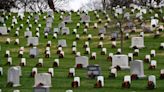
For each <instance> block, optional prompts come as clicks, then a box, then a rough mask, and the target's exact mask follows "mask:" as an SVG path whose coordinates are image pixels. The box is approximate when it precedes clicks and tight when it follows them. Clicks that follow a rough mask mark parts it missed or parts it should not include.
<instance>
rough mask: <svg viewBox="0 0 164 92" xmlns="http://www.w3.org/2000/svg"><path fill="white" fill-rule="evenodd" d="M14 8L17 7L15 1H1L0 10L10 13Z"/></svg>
mask: <svg viewBox="0 0 164 92" xmlns="http://www.w3.org/2000/svg"><path fill="white" fill-rule="evenodd" d="M13 7H15V2H14V0H0V9H4V10H7V11H10V9H11V8H13Z"/></svg>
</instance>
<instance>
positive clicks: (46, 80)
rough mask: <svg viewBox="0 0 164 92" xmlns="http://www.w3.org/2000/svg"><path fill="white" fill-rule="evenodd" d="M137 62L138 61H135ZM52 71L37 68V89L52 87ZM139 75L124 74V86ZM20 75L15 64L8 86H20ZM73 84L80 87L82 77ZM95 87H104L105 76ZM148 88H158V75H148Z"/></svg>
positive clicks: (99, 77) (35, 86) (75, 79)
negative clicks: (44, 71) (40, 71)
mask: <svg viewBox="0 0 164 92" xmlns="http://www.w3.org/2000/svg"><path fill="white" fill-rule="evenodd" d="M134 62H137V61H134ZM135 64H137V63H135ZM134 66H135V65H134ZM135 67H137V66H135ZM52 69H53V68H52ZM72 69H73V68H72ZM114 71H116V70H114ZM50 72H51V71H50ZM50 72H49V73H37V72H36V70H35V84H34V89H35V90H38V89H40V88H46V89H47V88H48V89H49V87H52V85H51V77H52V73H50ZM70 73H72V72H70ZM137 73H138V72H137ZM141 73H142V72H141ZM141 73H139V74H138V75H140V74H141ZM114 74H115V73H114ZM138 75H137V74H133V75H131V76H130V75H126V76H124V81H123V83H122V87H124V88H130V86H131V80H134V79H135V78H138V77H139V76H138ZM163 75H164V70H161V75H160V76H161V78H164V76H163ZM20 76H21V68H20V67H19V66H18V67H16V66H14V67H11V68H9V70H8V81H7V82H8V84H7V86H8V87H18V86H20ZM143 76H144V75H141V76H140V78H141V77H143ZM71 85H72V88H77V87H80V77H74V80H73V82H72V83H71ZM94 87H96V88H101V87H104V77H103V76H97V81H96V84H95V85H94ZM147 88H148V89H154V88H156V76H154V75H150V76H149V77H148V83H147ZM35 92H37V91H35Z"/></svg>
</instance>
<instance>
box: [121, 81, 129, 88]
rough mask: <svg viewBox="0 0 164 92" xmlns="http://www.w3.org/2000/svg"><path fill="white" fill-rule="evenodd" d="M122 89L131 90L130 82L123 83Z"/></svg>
mask: <svg viewBox="0 0 164 92" xmlns="http://www.w3.org/2000/svg"><path fill="white" fill-rule="evenodd" d="M122 87H123V88H130V83H129V82H123V83H122Z"/></svg>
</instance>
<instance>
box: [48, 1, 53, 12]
mask: <svg viewBox="0 0 164 92" xmlns="http://www.w3.org/2000/svg"><path fill="white" fill-rule="evenodd" d="M48 6H49V7H50V9H52V10H53V11H55V5H54V3H53V0H48Z"/></svg>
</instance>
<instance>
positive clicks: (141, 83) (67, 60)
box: [0, 12, 164, 92]
mask: <svg viewBox="0 0 164 92" xmlns="http://www.w3.org/2000/svg"><path fill="white" fill-rule="evenodd" d="M98 14H99V15H100V17H101V18H102V19H103V23H102V24H104V23H105V22H106V19H105V17H104V16H103V14H102V13H101V12H98ZM6 15H8V13H7V14H6ZM14 15H15V16H16V15H17V14H14V13H12V16H14ZM25 15H26V17H25V18H24V20H18V24H17V25H15V27H14V28H13V29H12V30H11V33H10V34H9V35H8V36H0V45H1V51H0V66H1V67H3V69H4V75H3V76H0V89H2V90H3V92H12V91H13V90H14V89H19V90H20V91H21V92H31V91H32V90H33V85H34V78H31V77H30V72H31V70H32V68H33V67H34V66H35V65H36V63H37V62H38V59H39V58H43V59H44V66H43V67H41V68H38V72H39V73H42V72H47V71H48V68H51V67H52V64H53V60H54V59H56V58H58V55H57V54H56V50H57V41H58V40H59V39H66V40H67V44H68V47H67V48H64V51H65V57H64V59H60V66H59V67H57V68H54V75H55V76H54V77H53V78H52V88H51V89H50V90H51V92H65V90H67V89H72V90H73V91H74V92H120V91H121V92H148V91H151V92H163V90H164V86H163V83H164V80H160V79H159V75H160V69H162V68H164V62H163V59H164V58H163V57H164V51H162V50H159V49H158V48H159V46H160V43H161V42H163V39H164V36H163V32H161V37H160V38H154V36H153V33H149V34H148V35H147V36H146V37H145V39H144V40H145V46H146V48H144V49H142V50H140V54H139V56H138V57H134V58H135V59H141V60H143V59H144V56H145V55H147V54H150V50H151V49H155V50H156V52H157V56H156V57H155V58H152V59H155V60H157V68H156V69H155V70H149V69H148V67H149V64H148V63H144V71H145V75H147V76H148V75H152V74H153V75H155V76H156V78H157V88H156V89H154V90H148V89H146V86H147V78H145V79H142V80H136V81H132V84H131V88H129V89H123V88H121V84H122V82H123V77H124V75H129V74H130V72H129V71H118V77H117V78H116V79H109V78H108V75H109V67H110V66H111V64H112V63H111V62H109V61H107V60H106V58H107V56H108V54H107V55H100V52H101V49H99V48H97V45H98V43H99V37H98V29H93V28H91V27H90V28H89V29H88V34H92V36H93V39H92V40H91V41H90V48H91V52H97V59H96V60H89V63H90V64H99V65H100V66H101V69H102V75H103V76H104V77H105V86H104V87H103V88H94V87H93V85H94V84H95V83H96V79H88V78H87V71H86V69H76V76H79V77H80V78H81V86H80V87H79V88H74V89H73V88H71V82H72V81H73V78H67V74H68V71H69V68H71V67H74V64H75V55H73V54H72V52H71V50H72V48H71V46H72V42H73V41H74V40H75V35H74V34H70V35H67V36H63V35H59V36H58V39H52V35H49V36H48V39H45V38H44V34H43V30H44V27H45V23H46V21H45V20H43V16H44V15H46V13H45V14H42V15H41V16H40V20H39V23H41V24H42V28H41V30H40V35H41V37H40V39H39V46H38V48H39V51H40V53H39V56H38V57H37V58H35V59H32V58H30V57H29V48H30V47H28V46H27V41H26V38H24V32H25V29H26V27H27V24H26V19H27V16H28V15H29V14H28V13H26V14H25ZM89 15H90V16H91V23H90V26H93V24H94V22H97V21H96V16H95V15H94V13H93V12H90V13H89ZM109 15H110V14H109ZM152 15H153V14H148V15H144V16H145V19H148V18H149V17H150V16H152ZM54 16H55V19H54V23H53V27H57V26H58V23H60V22H61V20H59V16H60V14H57V13H55V15H54ZM110 17H111V18H112V16H111V15H110ZM11 18H12V17H9V19H8V20H7V21H6V25H7V26H8V27H10V25H11ZM33 20H34V18H32V19H31V20H30V23H31V24H32V25H33V27H32V29H31V31H32V32H33V36H35V29H36V27H37V25H36V24H34V21H33ZM72 20H73V23H71V24H67V26H68V27H69V28H70V31H71V33H72V30H73V29H74V28H76V23H78V21H79V16H77V15H76V13H73V14H72ZM146 21H147V22H148V23H149V22H150V21H149V20H146ZM21 23H23V24H24V27H23V29H21V30H20V31H19V32H20V36H18V37H15V36H14V33H15V30H16V28H17V27H19V25H20V24H21ZM114 23H116V20H115V19H113V18H112V22H111V23H110V24H109V27H110V28H108V29H107V34H108V35H105V39H104V40H103V42H104V47H105V48H107V53H110V52H113V53H116V51H117V48H120V41H119V39H118V40H117V48H111V41H110V37H109V36H110V33H111V32H112V31H118V30H117V29H116V28H113V25H114ZM102 24H100V26H102ZM160 24H163V23H162V22H160ZM1 25H2V24H1ZM81 25H82V24H81ZM100 26H99V27H100ZM83 28H84V26H83V25H82V26H81V27H80V29H78V34H80V40H79V41H77V51H80V52H81V54H82V55H85V54H84V50H85V49H84V48H83V44H84V42H85V41H87V35H85V34H82V32H83ZM132 35H133V36H137V35H139V33H134V34H132ZM8 37H9V38H11V40H12V41H11V43H10V44H9V45H7V44H5V41H6V38H8ZM16 38H19V39H20V44H19V45H14V41H15V39H16ZM49 40H51V41H52V46H51V57H50V58H44V53H43V51H44V50H45V47H46V43H47V41H49ZM130 45H131V40H130V39H129V40H125V41H124V53H125V54H127V53H130V52H133V50H132V49H131V48H129V47H130ZM21 46H24V47H25V53H24V55H23V57H25V58H26V60H27V66H25V67H22V74H23V76H22V77H21V81H20V83H21V86H20V87H17V88H7V87H6V84H7V70H8V69H9V67H11V66H6V65H5V64H6V62H7V59H6V58H4V54H5V51H6V50H10V52H11V56H12V59H13V65H12V66H15V65H19V62H20V58H18V50H19V48H20V47H21ZM85 56H88V57H90V55H85Z"/></svg>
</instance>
